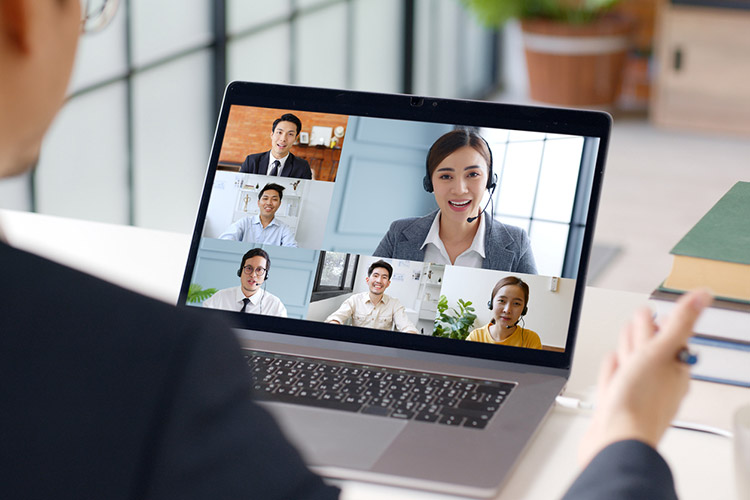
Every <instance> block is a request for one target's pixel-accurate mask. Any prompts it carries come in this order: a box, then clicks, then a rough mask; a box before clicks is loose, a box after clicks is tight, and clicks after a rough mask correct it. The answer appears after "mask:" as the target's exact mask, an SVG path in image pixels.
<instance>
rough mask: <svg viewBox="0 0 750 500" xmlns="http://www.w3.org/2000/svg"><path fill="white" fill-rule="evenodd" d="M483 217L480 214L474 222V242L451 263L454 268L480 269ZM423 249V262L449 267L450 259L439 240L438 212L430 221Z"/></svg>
mask: <svg viewBox="0 0 750 500" xmlns="http://www.w3.org/2000/svg"><path fill="white" fill-rule="evenodd" d="M484 217H485V215H484V214H482V216H481V217H479V220H478V221H474V222H476V223H477V224H479V227H478V228H477V234H475V235H474V240H473V241H472V242H471V246H469V248H467V249H466V250H464V251H463V252H462V253H461V255H459V256H458V257H456V262H455V263H453V264H454V265H456V266H464V267H482V263H483V262H484V257H485V253H484V231H485V229H484V227H485V226H484ZM421 248H424V249H425V250H424V261H425V262H432V263H433V264H447V265H451V259H450V257H448V251H447V250H446V249H445V245H443V240H441V239H440V212H439V211H438V213H437V215H435V220H433V221H432V226H430V232H429V233H427V237H426V238H425V239H424V243H422V247H421Z"/></svg>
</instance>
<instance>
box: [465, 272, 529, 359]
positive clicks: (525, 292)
mask: <svg viewBox="0 0 750 500" xmlns="http://www.w3.org/2000/svg"><path fill="white" fill-rule="evenodd" d="M487 307H489V308H490V310H492V319H491V320H490V322H489V323H487V324H486V325H484V326H483V327H481V328H477V329H476V330H474V331H472V332H471V333H470V334H469V336H468V337H466V340H472V341H474V342H486V343H489V344H499V345H509V346H513V347H528V348H530V349H541V348H542V341H541V340H539V335H537V333H536V332H534V331H532V330H529V329H528V328H524V327H523V326H522V325H519V324H518V323H519V322H521V323H522V324H523V317H524V316H525V315H526V313H527V312H529V285H527V284H526V283H525V282H524V281H523V280H522V279H521V278H518V277H516V276H506V277H505V278H503V279H501V280H500V281H498V282H497V283H496V284H495V287H494V288H493V289H492V296H491V297H490V301H489V302H487Z"/></svg>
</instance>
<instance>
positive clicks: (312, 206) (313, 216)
mask: <svg viewBox="0 0 750 500" xmlns="http://www.w3.org/2000/svg"><path fill="white" fill-rule="evenodd" d="M302 182H305V183H306V184H307V186H306V187H305V195H304V200H305V202H304V204H303V205H302V213H301V214H300V218H299V224H298V225H297V244H299V246H300V247H302V248H312V249H314V250H318V249H320V248H322V246H323V235H324V233H325V230H326V221H327V220H328V212H329V209H330V207H331V197H332V196H333V187H334V185H335V184H334V183H333V182H326V181H302Z"/></svg>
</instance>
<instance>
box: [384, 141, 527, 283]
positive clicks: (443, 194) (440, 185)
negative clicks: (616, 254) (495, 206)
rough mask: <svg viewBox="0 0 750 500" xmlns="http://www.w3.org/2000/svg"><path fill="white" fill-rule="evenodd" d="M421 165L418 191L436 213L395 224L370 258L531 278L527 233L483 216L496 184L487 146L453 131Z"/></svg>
mask: <svg viewBox="0 0 750 500" xmlns="http://www.w3.org/2000/svg"><path fill="white" fill-rule="evenodd" d="M426 165H427V171H426V173H425V177H424V180H423V188H424V190H425V191H427V192H428V193H433V194H434V196H435V201H436V202H437V205H438V210H436V211H434V212H432V213H430V214H427V215H425V216H423V217H410V218H406V219H399V220H397V221H394V222H393V223H392V224H391V227H390V228H389V229H388V232H387V233H386V235H385V236H384V237H383V239H382V240H381V241H380V244H379V245H378V247H377V248H376V249H375V252H374V253H373V255H375V256H377V257H389V258H393V259H405V260H416V261H425V262H433V263H436V264H454V265H458V266H466V267H481V268H485V269H496V270H501V271H512V272H519V273H525V274H536V265H535V263H534V256H533V255H532V253H531V245H530V242H529V237H528V236H527V234H526V231H524V230H523V229H521V228H518V227H515V226H508V225H505V224H503V223H501V222H498V221H496V220H495V219H494V218H493V217H492V216H491V215H487V216H485V213H484V210H485V209H486V208H487V204H488V203H489V200H490V199H491V198H492V193H493V192H494V190H495V186H496V183H497V176H496V175H495V174H494V173H493V171H492V153H491V151H490V148H489V146H488V144H487V141H485V140H484V139H483V138H482V137H481V136H480V135H478V134H476V133H474V132H470V131H468V130H464V129H456V130H453V131H451V132H448V133H447V134H445V135H443V136H441V137H440V138H439V139H438V140H437V141H435V143H434V144H433V145H432V146H431V147H430V150H429V152H428V153H427V162H426ZM487 191H489V193H487ZM485 194H489V198H488V200H487V201H486V202H485V203H484V207H483V206H482V205H483V204H482V201H483V200H484V196H485Z"/></svg>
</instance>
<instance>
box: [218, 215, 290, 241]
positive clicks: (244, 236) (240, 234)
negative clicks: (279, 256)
mask: <svg viewBox="0 0 750 500" xmlns="http://www.w3.org/2000/svg"><path fill="white" fill-rule="evenodd" d="M219 239H220V240H234V241H242V242H245V243H266V244H268V245H278V246H282V247H296V246H297V241H296V240H295V239H294V234H292V230H291V229H289V226H287V225H286V224H284V223H283V222H280V221H279V220H277V219H276V217H274V218H273V220H272V221H271V223H270V224H268V225H267V226H266V227H263V224H261V223H260V216H259V215H253V216H252V217H243V218H242V219H240V220H238V221H237V222H235V223H234V224H232V225H231V226H229V228H228V229H227V230H226V231H224V232H223V233H221V234H220V235H219Z"/></svg>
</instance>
